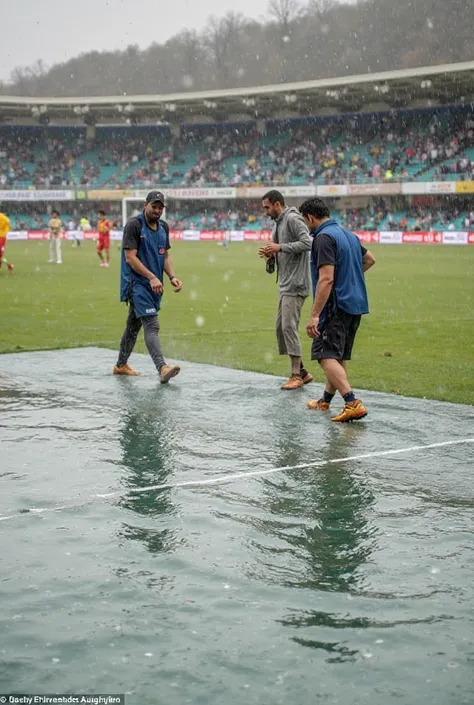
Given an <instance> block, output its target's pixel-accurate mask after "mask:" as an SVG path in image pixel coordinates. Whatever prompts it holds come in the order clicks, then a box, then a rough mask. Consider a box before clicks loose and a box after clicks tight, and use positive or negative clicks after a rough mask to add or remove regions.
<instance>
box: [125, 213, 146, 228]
mask: <svg viewBox="0 0 474 705" xmlns="http://www.w3.org/2000/svg"><path fill="white" fill-rule="evenodd" d="M127 226H128V227H131V228H137V227H139V228H141V227H142V221H141V220H140V216H138V215H134V216H132V217H131V218H129V219H128V220H127V222H126V223H125V227H127Z"/></svg>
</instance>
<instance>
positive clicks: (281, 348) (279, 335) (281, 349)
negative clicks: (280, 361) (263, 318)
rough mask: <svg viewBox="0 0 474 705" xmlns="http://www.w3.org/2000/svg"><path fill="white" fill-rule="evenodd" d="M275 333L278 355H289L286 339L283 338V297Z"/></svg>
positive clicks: (280, 299) (280, 301)
mask: <svg viewBox="0 0 474 705" xmlns="http://www.w3.org/2000/svg"><path fill="white" fill-rule="evenodd" d="M275 333H276V339H277V345H278V354H279V355H288V351H287V349H286V344H285V339H284V337H283V330H282V297H281V296H280V298H279V300H278V311H277V315H276V321H275Z"/></svg>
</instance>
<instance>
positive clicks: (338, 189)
mask: <svg viewBox="0 0 474 705" xmlns="http://www.w3.org/2000/svg"><path fill="white" fill-rule="evenodd" d="M316 194H317V195H318V196H321V197H322V198H328V197H330V196H347V186H346V185H344V184H332V185H330V186H316Z"/></svg>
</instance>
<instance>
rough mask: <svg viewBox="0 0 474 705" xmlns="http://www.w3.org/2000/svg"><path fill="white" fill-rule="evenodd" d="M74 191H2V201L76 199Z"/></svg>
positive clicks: (0, 192) (0, 195)
mask: <svg viewBox="0 0 474 705" xmlns="http://www.w3.org/2000/svg"><path fill="white" fill-rule="evenodd" d="M75 198H76V194H75V193H74V191H62V190H60V191H49V190H48V191H43V190H42V191H33V190H32V191H29V190H25V191H0V201H74V200H75Z"/></svg>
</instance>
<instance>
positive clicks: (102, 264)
mask: <svg viewBox="0 0 474 705" xmlns="http://www.w3.org/2000/svg"><path fill="white" fill-rule="evenodd" d="M106 266H107V265H106V264H105V262H101V263H100V264H99V267H106Z"/></svg>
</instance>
